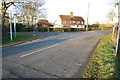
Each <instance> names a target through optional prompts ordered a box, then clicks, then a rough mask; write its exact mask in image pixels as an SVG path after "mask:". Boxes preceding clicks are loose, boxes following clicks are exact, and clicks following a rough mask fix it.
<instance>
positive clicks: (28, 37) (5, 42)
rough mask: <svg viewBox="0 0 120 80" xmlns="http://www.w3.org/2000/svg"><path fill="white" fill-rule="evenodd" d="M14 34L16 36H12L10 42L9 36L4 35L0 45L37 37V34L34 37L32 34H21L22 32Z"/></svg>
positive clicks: (22, 41) (14, 43)
mask: <svg viewBox="0 0 120 80" xmlns="http://www.w3.org/2000/svg"><path fill="white" fill-rule="evenodd" d="M16 36H17V38H13V39H12V42H11V40H10V38H9V37H6V39H5V40H3V41H2V47H7V46H12V45H16V44H20V43H24V42H27V41H31V40H34V39H36V38H37V37H38V35H36V36H35V37H34V36H33V34H23V33H17V34H16Z"/></svg>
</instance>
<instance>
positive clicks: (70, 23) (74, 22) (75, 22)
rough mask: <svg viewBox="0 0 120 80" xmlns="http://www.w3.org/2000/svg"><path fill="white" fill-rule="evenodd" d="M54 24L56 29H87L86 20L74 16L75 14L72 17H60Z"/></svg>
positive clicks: (71, 14)
mask: <svg viewBox="0 0 120 80" xmlns="http://www.w3.org/2000/svg"><path fill="white" fill-rule="evenodd" d="M54 24H55V25H54V28H62V27H70V28H85V20H84V19H83V18H82V17H81V16H74V15H73V12H70V15H59V17H58V19H57V20H56V21H55V23H54Z"/></svg>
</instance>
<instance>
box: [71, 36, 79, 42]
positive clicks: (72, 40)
mask: <svg viewBox="0 0 120 80" xmlns="http://www.w3.org/2000/svg"><path fill="white" fill-rule="evenodd" d="M79 38H80V37H77V38H73V39H70V40H69V41H73V40H76V39H79Z"/></svg>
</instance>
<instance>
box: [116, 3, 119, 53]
mask: <svg viewBox="0 0 120 80" xmlns="http://www.w3.org/2000/svg"><path fill="white" fill-rule="evenodd" d="M119 10H120V2H118V35H117V44H116V55H117V54H118V46H119V44H120V43H119V39H120V12H119Z"/></svg>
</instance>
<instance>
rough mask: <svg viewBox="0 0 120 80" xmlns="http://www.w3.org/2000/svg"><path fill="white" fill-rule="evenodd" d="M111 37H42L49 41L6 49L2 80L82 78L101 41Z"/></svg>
mask: <svg viewBox="0 0 120 80" xmlns="http://www.w3.org/2000/svg"><path fill="white" fill-rule="evenodd" d="M109 33H110V32H109V31H91V32H70V33H69V32H68V33H55V32H54V33H42V34H46V37H44V38H40V39H37V40H33V41H30V42H26V43H23V44H19V45H15V46H12V47H8V48H3V49H2V77H3V78H81V77H82V74H83V72H84V70H85V68H86V66H87V64H88V63H89V60H90V58H91V56H92V53H93V52H94V50H95V48H96V46H97V44H98V43H99V41H100V39H101V38H102V37H104V36H105V35H107V34H109ZM37 34H41V33H37Z"/></svg>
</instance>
